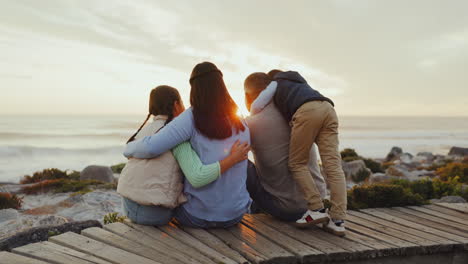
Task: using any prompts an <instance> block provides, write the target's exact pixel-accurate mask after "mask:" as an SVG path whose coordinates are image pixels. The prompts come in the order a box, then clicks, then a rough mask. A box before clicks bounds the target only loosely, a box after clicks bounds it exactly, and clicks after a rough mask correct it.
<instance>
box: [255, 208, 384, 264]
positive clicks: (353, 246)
mask: <svg viewBox="0 0 468 264" xmlns="http://www.w3.org/2000/svg"><path fill="white" fill-rule="evenodd" d="M267 217H268V216H266V217H263V221H265V222H270V221H273V219H272V218H271V217H270V218H267ZM301 231H302V232H303V233H307V234H310V235H311V236H312V237H316V238H320V239H321V240H323V241H326V242H328V243H331V244H334V245H335V246H338V247H341V248H343V249H344V250H346V251H347V252H349V253H348V255H347V256H346V258H347V259H367V258H375V257H377V256H378V252H377V250H375V249H374V248H372V247H368V246H366V245H365V244H361V243H356V242H355V241H351V240H349V239H346V238H342V237H338V236H335V235H332V234H330V233H328V232H325V231H324V230H322V229H321V228H317V227H310V228H307V229H303V230H301Z"/></svg>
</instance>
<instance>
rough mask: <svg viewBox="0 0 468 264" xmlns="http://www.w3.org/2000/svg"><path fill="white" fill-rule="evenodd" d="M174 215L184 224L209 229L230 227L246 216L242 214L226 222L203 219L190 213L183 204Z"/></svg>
mask: <svg viewBox="0 0 468 264" xmlns="http://www.w3.org/2000/svg"><path fill="white" fill-rule="evenodd" d="M174 217H175V219H176V220H177V221H178V222H179V223H180V224H181V225H183V226H187V227H194V228H203V229H208V228H228V227H231V226H235V225H237V224H238V223H239V222H240V221H241V220H242V218H243V217H244V216H243V215H241V216H240V217H238V218H235V219H233V220H229V221H225V222H215V221H207V220H203V219H200V218H197V217H195V216H193V215H191V214H189V213H188V212H187V211H186V210H185V209H184V208H183V207H182V206H181V207H179V208H177V209H176V210H175V215H174Z"/></svg>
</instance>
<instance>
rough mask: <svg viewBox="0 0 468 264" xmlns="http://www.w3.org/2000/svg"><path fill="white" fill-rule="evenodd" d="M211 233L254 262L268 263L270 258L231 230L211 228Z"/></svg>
mask: <svg viewBox="0 0 468 264" xmlns="http://www.w3.org/2000/svg"><path fill="white" fill-rule="evenodd" d="M209 232H210V233H211V234H213V235H214V236H216V237H217V238H219V239H220V240H221V241H223V242H224V243H226V244H227V245H229V246H230V247H231V248H233V249H234V250H236V251H237V252H239V254H241V255H242V256H244V257H245V258H246V259H248V260H249V261H251V262H252V263H258V264H260V263H268V258H267V257H266V256H265V255H263V254H262V253H260V252H258V251H257V250H256V249H254V248H252V247H251V246H250V245H249V244H247V243H245V242H244V241H242V240H240V239H239V238H237V237H235V236H234V235H233V234H232V233H231V232H229V231H228V230H225V229H215V230H209Z"/></svg>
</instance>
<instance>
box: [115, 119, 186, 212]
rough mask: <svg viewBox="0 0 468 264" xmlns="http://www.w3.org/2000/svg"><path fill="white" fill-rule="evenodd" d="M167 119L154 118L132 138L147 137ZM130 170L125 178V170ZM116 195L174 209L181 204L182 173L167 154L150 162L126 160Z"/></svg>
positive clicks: (183, 199)
mask: <svg viewBox="0 0 468 264" xmlns="http://www.w3.org/2000/svg"><path fill="white" fill-rule="evenodd" d="M166 120H167V116H161V115H158V116H155V117H154V120H153V122H151V123H148V124H146V125H145V126H144V127H143V128H142V129H141V131H139V132H138V133H137V134H136V136H135V139H136V140H138V139H141V138H144V137H147V136H151V135H153V134H154V133H156V132H157V131H158V130H159V129H161V128H162V127H163V126H164V124H165V122H166ZM128 170H130V171H132V174H131V175H129V174H128V173H126V171H128ZM121 175H122V176H121V178H120V179H119V184H118V186H117V192H118V193H119V194H120V195H122V196H124V197H127V198H129V199H131V200H132V201H135V202H137V203H139V204H142V205H161V206H164V207H168V208H175V207H177V206H178V205H179V204H181V203H182V202H184V201H185V198H184V196H183V195H182V190H183V184H182V178H183V175H182V172H181V170H180V168H179V165H178V163H177V161H176V160H175V158H174V156H173V155H172V153H171V152H170V151H168V152H166V153H164V154H162V155H160V156H158V157H156V158H152V159H130V160H129V161H128V162H127V164H126V165H125V167H124V170H123V171H122V174H121Z"/></svg>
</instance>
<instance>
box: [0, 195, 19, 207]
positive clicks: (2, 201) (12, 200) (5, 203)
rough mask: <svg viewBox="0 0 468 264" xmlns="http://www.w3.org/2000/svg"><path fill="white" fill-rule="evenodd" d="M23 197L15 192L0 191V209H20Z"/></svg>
mask: <svg viewBox="0 0 468 264" xmlns="http://www.w3.org/2000/svg"><path fill="white" fill-rule="evenodd" d="M22 204H23V199H22V198H21V197H19V196H18V195H16V194H10V193H4V192H0V210H2V209H9V208H13V209H20V208H21V205H22Z"/></svg>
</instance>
